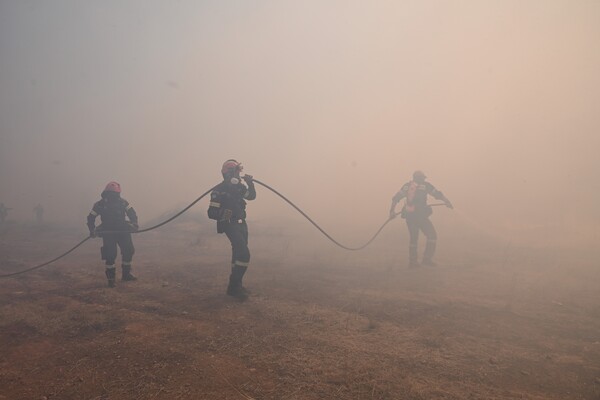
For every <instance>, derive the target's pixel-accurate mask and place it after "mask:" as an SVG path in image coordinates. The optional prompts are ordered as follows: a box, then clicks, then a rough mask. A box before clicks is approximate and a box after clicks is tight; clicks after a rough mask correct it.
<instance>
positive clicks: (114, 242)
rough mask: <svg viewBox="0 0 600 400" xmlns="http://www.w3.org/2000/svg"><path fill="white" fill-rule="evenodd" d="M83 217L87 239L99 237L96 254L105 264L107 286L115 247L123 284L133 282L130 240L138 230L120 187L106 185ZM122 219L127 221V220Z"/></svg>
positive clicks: (110, 283) (112, 277)
mask: <svg viewBox="0 0 600 400" xmlns="http://www.w3.org/2000/svg"><path fill="white" fill-rule="evenodd" d="M101 197H102V199H101V200H100V201H97V202H96V203H95V204H94V207H93V208H92V211H91V212H90V214H89V215H88V217H87V225H88V228H89V230H90V236H91V237H96V236H101V237H102V248H101V249H100V253H101V255H102V260H104V261H105V262H106V278H107V279H108V286H109V287H114V286H115V275H116V274H115V260H116V258H117V246H119V248H120V249H121V259H122V265H121V266H122V275H121V280H123V281H135V280H136V279H137V278H136V277H135V276H133V275H132V274H131V260H132V258H133V254H134V253H135V249H134V247H133V241H132V240H131V232H134V231H137V230H138V217H137V214H136V212H135V210H134V209H133V207H131V205H130V204H129V202H127V200H125V199H123V198H122V197H121V185H119V184H118V183H117V182H109V183H108V184H107V185H106V188H105V189H104V191H103V192H102V194H101ZM98 215H99V216H100V220H101V224H100V225H99V226H98V227H96V217H97V216H98ZM126 217H127V218H128V219H129V221H127V219H126ZM103 231H119V233H102V232H103Z"/></svg>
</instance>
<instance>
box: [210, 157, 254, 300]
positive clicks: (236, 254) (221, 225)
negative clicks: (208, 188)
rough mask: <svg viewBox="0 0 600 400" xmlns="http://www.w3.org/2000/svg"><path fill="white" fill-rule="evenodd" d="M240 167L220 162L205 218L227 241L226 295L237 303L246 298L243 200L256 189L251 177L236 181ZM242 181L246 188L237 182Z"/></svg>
mask: <svg viewBox="0 0 600 400" xmlns="http://www.w3.org/2000/svg"><path fill="white" fill-rule="evenodd" d="M242 169H243V167H242V164H241V163H239V162H237V161H236V160H233V159H230V160H227V161H225V163H223V167H222V168H221V174H222V175H223V182H221V183H220V184H219V185H217V187H216V188H215V189H214V190H213V191H212V192H211V194H210V205H209V207H208V217H209V218H210V219H213V220H216V221H217V233H225V235H227V238H228V239H229V241H230V242H231V253H232V255H231V275H230V276H229V285H228V286H227V294H228V295H229V296H233V297H235V298H237V299H239V300H242V301H243V300H245V299H247V298H248V294H249V292H248V290H247V289H246V288H245V287H244V286H243V285H242V279H243V277H244V274H245V273H246V270H247V269H248V263H249V262H250V250H249V249H248V225H247V224H246V200H254V199H255V198H256V190H255V188H254V182H253V181H252V176H251V175H245V176H244V177H242V178H240V173H241V172H242ZM242 179H243V180H244V181H245V182H246V185H248V186H246V185H244V184H243V183H242V181H241V180H242Z"/></svg>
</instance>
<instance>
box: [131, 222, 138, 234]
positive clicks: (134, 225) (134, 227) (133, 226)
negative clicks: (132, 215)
mask: <svg viewBox="0 0 600 400" xmlns="http://www.w3.org/2000/svg"><path fill="white" fill-rule="evenodd" d="M129 225H131V231H132V232H137V231H139V230H140V226H139V225H138V224H134V223H130V224H129Z"/></svg>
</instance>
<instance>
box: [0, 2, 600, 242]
mask: <svg viewBox="0 0 600 400" xmlns="http://www.w3.org/2000/svg"><path fill="white" fill-rule="evenodd" d="M599 21H600V3H599V2H597V1H583V0H578V1H556V0H551V1H547V0H545V1H527V2H521V1H486V2H476V1H452V2H438V1H402V2H399V1H378V2H349V1H328V2H319V1H304V2H293V1H281V2H279V1H277V2H275V1H273V2H269V1H256V2H243V1H230V2H222V1H203V2H198V1H178V2H159V1H128V2H120V1H103V2H91V1H58V0H57V1H48V2H40V1H2V2H0V135H1V136H0V188H1V189H0V201H1V202H4V203H5V204H6V205H7V206H8V207H13V208H14V210H13V211H11V214H10V217H11V218H14V219H19V218H20V219H25V218H32V209H33V207H34V206H35V205H36V204H37V203H42V204H43V205H44V206H45V208H46V215H47V219H49V220H52V221H55V222H61V221H62V222H65V223H67V222H68V223H73V222H77V223H81V227H82V231H84V232H85V226H84V221H85V216H86V215H87V213H88V212H89V210H90V208H91V206H92V204H93V203H94V201H96V200H97V199H98V198H99V194H100V192H101V190H102V189H103V187H104V185H105V184H106V183H107V182H108V181H110V180H116V181H118V182H120V183H121V185H122V187H123V197H125V198H127V199H128V200H129V201H130V202H131V203H132V204H133V205H134V206H135V207H136V209H137V211H138V214H139V215H140V217H141V220H140V222H141V225H144V222H145V221H148V220H149V219H151V218H155V217H157V216H158V215H161V214H163V213H165V212H168V211H170V210H174V209H176V208H177V207H181V206H182V205H185V204H187V203H189V202H191V201H192V200H193V199H194V198H196V197H197V196H198V195H199V194H201V193H202V192H204V191H206V190H207V189H209V188H210V187H211V186H212V185H214V184H216V183H218V182H219V181H220V179H221V176H220V166H221V164H222V162H223V161H224V160H226V159H228V158H235V159H237V160H239V161H241V162H242V163H243V164H244V166H245V170H244V172H246V173H249V174H252V175H254V176H255V177H256V178H258V179H260V180H262V181H264V182H265V183H268V184H269V185H271V186H273V187H275V188H277V189H278V190H280V191H281V192H283V193H284V194H285V195H286V196H288V197H289V198H290V199H292V201H294V202H295V203H296V204H298V205H299V206H300V207H302V208H303V209H304V210H305V211H306V212H307V213H308V214H309V215H311V216H312V217H313V218H314V219H315V220H317V221H319V222H320V223H322V224H323V226H324V227H326V229H327V230H329V231H331V233H332V234H333V235H334V236H336V237H338V238H340V240H341V241H347V240H346V239H348V240H350V239H352V240H354V239H356V240H357V241H361V240H362V239H363V238H365V239H366V238H368V236H369V235H370V234H371V233H372V232H373V231H374V230H375V229H376V228H377V227H378V226H379V224H380V223H381V222H383V221H384V220H385V218H386V217H387V214H388V210H389V205H390V202H391V197H392V196H393V195H394V194H395V193H396V192H397V191H398V190H399V188H400V187H401V185H402V184H403V183H405V182H406V181H408V180H409V179H410V177H411V174H412V172H413V171H414V170H415V169H422V170H424V171H425V173H426V174H427V176H428V180H429V181H430V182H431V183H433V184H434V185H435V186H436V187H437V188H438V189H440V190H442V191H443V192H444V194H446V195H447V197H448V198H449V199H450V200H452V202H453V203H454V205H455V207H456V210H455V211H454V212H452V211H450V210H446V209H439V208H438V209H436V213H435V214H434V217H433V218H434V220H435V222H436V224H439V226H440V228H439V230H441V231H444V234H443V236H450V235H452V233H453V230H458V229H471V230H473V231H475V232H482V233H485V234H492V235H498V236H499V237H503V238H508V237H511V238H513V239H515V240H517V239H519V238H521V239H523V240H525V239H527V240H529V241H532V242H533V243H536V244H538V245H565V246H567V245H568V246H571V245H574V244H578V245H584V246H587V245H589V244H591V243H594V242H595V240H596V239H597V238H598V231H599V229H598V223H599V222H600V210H599V209H598V205H599V204H600V179H599V176H598V175H599V171H600V161H599V158H598V157H597V155H596V153H597V151H598V150H597V149H598V148H600V138H599V136H598V128H599V127H600V116H599V115H600V113H599V112H598V105H599V104H600V74H598V71H600V46H599V45H598V39H599V38H600V24H599ZM258 190H259V193H258V196H259V197H258V199H257V200H256V201H255V202H253V203H252V204H251V205H249V217H250V219H251V220H262V221H268V222H269V223H270V224H273V225H277V224H282V223H283V222H282V221H287V220H290V221H293V222H298V224H299V223H300V222H301V220H300V217H298V216H296V215H295V214H294V213H295V211H293V210H291V209H290V208H289V207H287V206H286V205H285V204H283V203H282V202H281V201H280V200H279V199H277V198H276V197H275V196H273V195H272V194H270V193H268V192H267V191H266V190H264V189H263V188H261V187H258ZM197 209H198V210H199V211H201V212H202V213H204V212H205V209H206V203H205V202H203V203H201V204H200V205H198V206H197ZM280 218H283V219H280ZM265 223H266V222H265ZM302 223H304V222H302ZM402 229H404V227H402ZM316 234H317V233H315V235H316Z"/></svg>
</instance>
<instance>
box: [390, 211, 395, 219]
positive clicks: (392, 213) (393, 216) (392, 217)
mask: <svg viewBox="0 0 600 400" xmlns="http://www.w3.org/2000/svg"><path fill="white" fill-rule="evenodd" d="M394 218H396V213H395V212H394V211H393V210H392V211H390V219H394Z"/></svg>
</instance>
